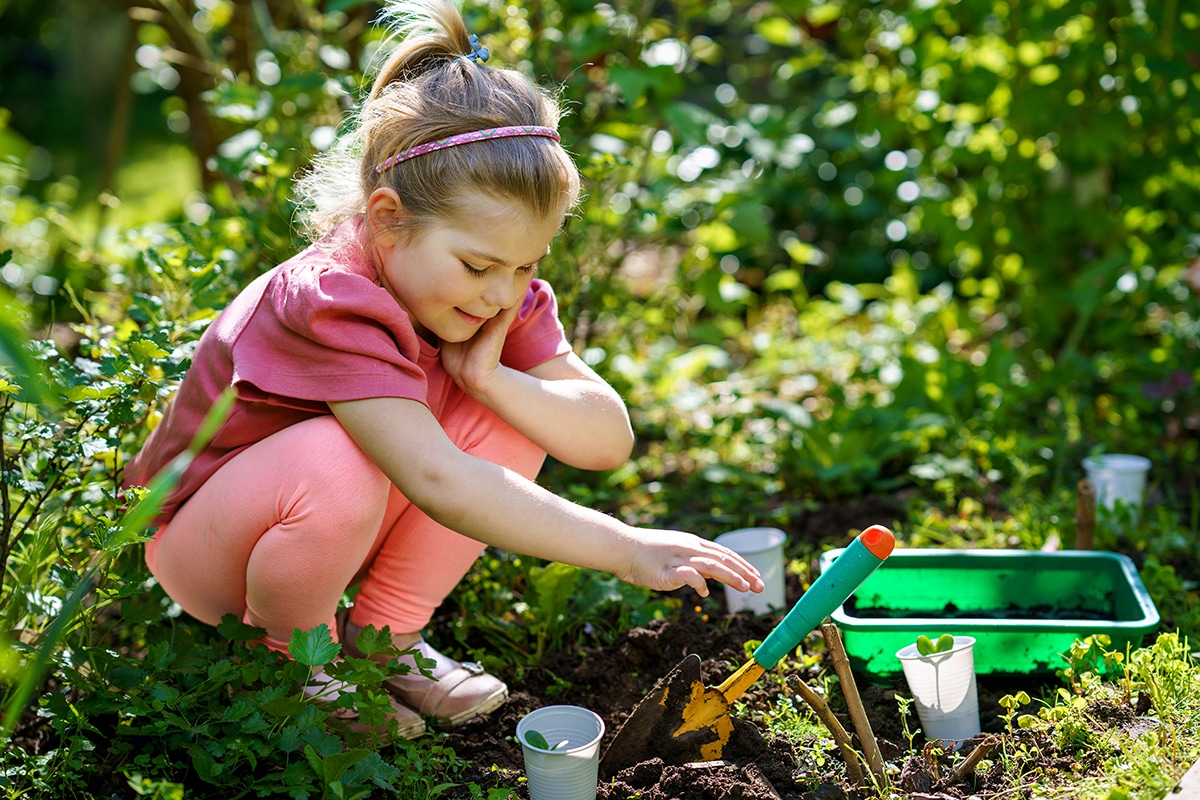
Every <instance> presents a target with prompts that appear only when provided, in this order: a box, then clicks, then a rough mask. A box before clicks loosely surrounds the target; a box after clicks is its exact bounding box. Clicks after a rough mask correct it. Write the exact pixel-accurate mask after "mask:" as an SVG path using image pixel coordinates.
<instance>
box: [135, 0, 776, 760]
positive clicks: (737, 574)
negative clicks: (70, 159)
mask: <svg viewBox="0 0 1200 800" xmlns="http://www.w3.org/2000/svg"><path fill="white" fill-rule="evenodd" d="M403 10H404V14H405V16H404V20H403V21H401V24H400V25H399V26H398V31H399V33H400V34H401V35H402V36H403V41H402V43H401V44H400V45H398V46H397V47H396V49H395V50H394V51H393V53H392V54H391V56H390V58H389V60H388V61H387V63H386V64H385V65H384V66H383V68H382V70H381V72H380V74H379V75H378V77H377V79H376V81H375V83H374V86H373V88H372V90H371V93H370V96H369V98H368V99H367V100H366V102H365V104H364V106H363V108H362V110H361V113H360V118H359V120H358V125H357V128H356V130H355V132H354V133H353V134H352V139H351V140H350V142H349V143H348V145H347V146H343V147H339V148H335V150H334V151H332V152H331V154H329V155H328V156H327V157H326V158H325V159H324V160H322V161H320V162H319V163H318V164H317V166H316V167H315V169H314V170H313V171H312V172H310V173H309V174H308V175H307V176H305V178H304V179H303V180H302V181H301V184H300V187H299V191H300V193H301V195H302V196H303V197H305V198H306V199H307V200H308V201H309V206H310V208H311V211H310V219H311V221H312V222H313V223H314V224H315V226H316V227H317V229H318V231H319V232H320V233H322V234H323V235H322V237H321V238H320V240H319V241H317V242H316V243H315V244H314V245H312V246H311V247H309V248H308V249H306V250H304V251H303V252H301V253H300V254H299V255H297V256H295V257H294V258H292V259H290V260H289V261H287V262H285V263H283V264H282V265H280V266H279V267H276V268H275V269H273V270H271V271H270V272H268V273H266V274H265V275H262V276H261V277H259V278H258V279H257V280H255V281H254V282H253V283H251V284H250V285H249V286H248V287H247V288H246V289H245V290H244V291H243V292H242V293H241V294H240V295H239V296H238V297H237V298H235V299H234V300H233V301H232V302H231V303H230V305H229V306H228V307H227V308H226V309H225V310H224V312H223V313H222V314H221V315H220V316H219V317H218V318H217V319H216V320H215V321H214V322H213V323H212V325H211V326H210V327H209V328H208V330H207V331H206V332H205V334H204V336H203V337H202V338H201V340H200V343H199V345H198V347H197V349H196V352H195V356H194V359H193V364H192V366H191V369H190V370H189V372H188V375H187V377H186V379H185V380H184V381H183V384H182V385H181V386H180V388H179V391H178V393H177V395H176V397H175V399H174V401H173V404H172V406H171V408H170V409H169V411H168V412H167V414H166V416H165V417H164V418H163V420H162V422H161V423H160V424H159V425H158V426H157V427H156V428H155V429H154V431H153V432H152V434H151V435H150V437H149V439H148V441H147V443H146V446H145V448H144V449H143V450H142V452H141V453H140V454H139V455H138V456H137V458H136V459H135V460H134V461H133V462H132V463H131V465H130V468H129V473H128V481H129V482H130V483H137V484H144V483H146V482H148V481H149V479H150V478H151V477H152V476H153V475H154V474H155V473H157V472H158V471H159V470H160V469H162V468H163V467H164V466H165V465H166V464H167V463H168V462H169V461H170V460H171V459H172V458H173V457H175V456H176V455H177V454H179V453H180V452H181V451H183V450H184V449H185V448H186V447H187V446H188V444H189V442H190V441H191V439H192V438H193V436H194V435H195V433H196V431H197V428H198V426H199V424H200V422H201V420H202V419H203V418H204V415H205V414H206V412H207V411H208V410H209V408H210V407H211V406H212V404H213V402H214V400H215V398H216V397H217V396H218V395H219V394H220V393H221V392H222V391H223V390H224V389H226V388H227V387H230V386H232V387H234V389H235V390H236V393H237V401H236V403H235V405H234V407H233V410H232V412H231V413H230V414H229V416H228V418H227V419H226V421H225V423H224V424H223V425H222V426H221V428H220V430H219V431H218V432H217V434H216V435H215V436H214V437H213V438H212V440H211V442H210V443H209V444H208V446H207V448H206V449H205V450H204V451H203V452H202V453H200V454H199V455H198V456H197V457H196V458H195V460H194V461H193V462H192V464H191V465H190V467H189V468H188V470H187V471H186V473H185V474H184V475H183V477H182V479H181V480H180V482H179V484H178V486H177V488H176V490H175V492H174V494H173V495H172V496H171V497H170V498H169V500H168V502H167V504H166V506H165V508H164V511H163V514H162V516H161V517H160V520H159V522H160V527H159V528H158V531H157V533H156V535H155V537H154V541H153V542H151V543H149V544H148V545H147V548H146V561H147V564H148V565H149V568H150V570H151V572H153V574H154V575H155V576H156V577H157V579H158V580H159V582H160V583H161V585H162V586H163V588H164V589H165V590H166V592H167V593H168V594H169V595H170V596H171V597H172V598H173V599H174V600H175V601H176V602H178V603H179V604H180V605H181V606H182V607H183V608H184V609H185V610H186V611H187V612H188V613H189V614H191V615H192V616H194V617H196V618H197V619H199V620H201V621H203V622H206V623H209V624H216V623H217V622H219V621H220V619H221V617H222V616H223V615H225V614H230V613H233V614H236V615H237V616H239V617H240V618H242V619H244V620H245V621H246V622H248V623H250V624H253V625H255V626H257V627H259V628H263V629H264V630H265V631H266V637H265V639H266V643H267V644H268V646H270V647H272V648H275V649H279V650H286V648H287V643H288V641H289V639H290V636H291V633H292V631H293V630H294V629H296V628H300V629H305V630H307V629H310V628H313V627H314V626H317V625H319V624H321V623H327V624H329V625H330V629H331V630H333V631H335V636H338V635H339V634H340V637H341V641H342V643H343V647H346V648H347V651H348V652H351V653H355V652H356V650H355V649H354V647H353V643H354V641H355V638H356V636H357V633H358V631H359V630H360V629H361V628H362V627H364V626H366V625H374V626H375V627H376V628H379V629H382V628H383V627H384V626H388V627H389V628H390V630H391V631H392V632H393V635H392V638H393V639H394V641H395V643H396V645H397V646H398V647H400V648H401V649H405V648H408V647H410V646H411V647H415V648H416V649H418V650H419V651H420V652H421V653H423V654H424V655H425V656H427V657H429V658H432V659H433V660H434V661H435V662H436V663H437V666H436V667H435V668H434V669H433V673H434V676H435V677H434V679H430V678H426V677H422V676H421V675H419V674H416V673H413V674H409V675H403V676H396V677H394V678H393V679H392V680H390V681H389V682H388V684H387V686H388V690H389V692H390V693H391V694H392V695H393V696H394V699H395V702H394V708H395V712H394V715H393V716H394V717H395V718H396V719H397V721H398V723H399V725H400V732H401V734H402V735H405V736H410V737H412V736H417V735H419V734H420V733H421V732H422V731H423V730H424V721H423V719H422V715H425V716H428V717H431V718H433V719H435V720H437V721H438V722H440V723H442V724H444V725H454V724H458V723H461V722H464V721H466V720H468V719H471V718H472V717H475V716H477V715H479V714H482V713H486V712H488V711H491V710H493V709H494V708H496V707H497V706H499V705H500V704H501V703H503V702H504V700H505V698H506V697H507V693H508V690H507V688H506V687H505V685H504V684H503V683H502V682H501V681H499V680H498V679H496V678H495V677H493V676H491V675H488V674H487V673H485V672H483V670H482V669H481V668H480V667H479V666H478V665H474V664H460V663H459V662H457V661H454V660H452V659H450V658H448V657H446V656H444V655H442V654H441V653H439V652H437V651H436V650H434V649H433V647H431V646H430V645H429V644H428V643H427V642H425V641H424V640H423V639H422V637H421V630H422V628H424V627H425V626H426V625H427V624H428V622H429V620H430V618H431V616H432V614H433V612H434V610H435V609H436V608H437V607H438V605H439V604H440V603H441V602H442V601H443V599H445V597H446V596H447V594H448V593H449V592H450V591H451V589H452V588H453V587H454V586H455V584H456V583H458V581H459V580H461V579H462V577H463V575H464V574H465V573H466V572H467V570H468V569H470V567H471V565H472V564H473V563H474V561H475V560H476V559H477V558H478V557H479V555H480V553H481V552H482V550H483V548H484V547H485V546H487V545H493V546H495V547H499V548H504V549H506V550H510V551H513V552H517V553H525V554H528V555H531V556H536V557H539V558H543V559H548V560H556V561H563V562H567V563H570V564H575V565H577V566H580V567H586V568H590V569H595V570H603V571H606V572H611V573H612V574H614V575H616V576H617V577H619V578H620V579H622V580H624V581H628V582H631V583H635V584H640V585H642V586H647V587H650V588H652V589H659V590H669V589H674V588H678V587H680V586H683V585H685V584H686V585H688V586H691V587H693V588H694V589H695V590H696V591H697V592H699V593H700V594H701V595H707V593H708V590H707V587H706V584H705V580H706V579H708V578H712V579H715V580H718V581H722V582H724V583H727V584H729V585H731V586H733V587H734V588H736V589H738V590H741V591H747V590H750V591H761V590H762V582H761V580H760V579H759V576H758V574H757V573H756V572H755V570H754V568H753V567H751V566H750V565H749V564H748V563H746V562H745V561H744V560H743V559H741V558H740V557H739V556H737V555H736V554H734V553H733V552H731V551H729V550H727V549H725V548H723V547H720V546H718V545H716V544H713V543H711V542H708V541H706V540H704V539H701V538H699V537H696V536H694V535H692V534H688V533H683V532H679V531H667V530H647V529H640V528H634V527H631V526H629V525H626V524H623V523H622V522H620V521H619V520H617V519H614V518H612V517H610V516H608V515H605V514H602V513H599V512H597V511H594V510H589V509H587V508H583V507H581V506H578V505H575V504H572V503H570V502H568V501H566V500H564V499H561V498H559V497H557V496H556V495H554V494H552V493H550V492H548V491H546V490H545V489H543V488H542V487H540V486H539V485H538V484H536V483H535V482H534V478H535V477H536V476H537V473H538V470H539V469H540V468H541V466H542V462H543V460H544V459H545V457H546V455H547V454H550V455H552V456H553V457H554V458H555V459H557V460H559V461H561V462H563V463H565V464H570V465H572V466H575V467H578V468H581V469H595V470H605V469H613V468H615V467H617V466H619V465H620V464H622V463H623V462H624V461H625V460H626V459H627V458H628V457H629V455H630V452H631V448H632V446H633V434H632V432H631V430H630V424H629V418H628V415H627V413H626V410H625V407H624V404H623V403H622V401H621V399H620V398H619V397H618V395H617V394H616V392H615V391H614V390H613V389H612V388H611V387H610V386H608V385H607V384H606V383H605V382H604V381H603V380H602V379H601V378H600V377H599V376H598V375H597V374H596V373H595V372H593V371H592V370H591V369H590V368H589V367H588V366H587V365H586V364H584V363H583V361H582V360H580V359H579V358H578V357H577V356H576V355H575V354H574V353H573V352H572V351H571V348H570V346H569V344H568V343H567V341H566V340H565V338H564V334H563V329H562V326H561V325H560V323H559V321H558V319H557V317H556V306H555V299H554V294H553V292H552V290H551V288H550V286H549V285H548V284H547V283H546V282H544V281H542V280H540V279H535V277H534V274H535V272H536V270H537V267H538V262H539V261H540V260H541V259H542V257H543V256H545V255H546V252H547V249H548V247H549V244H550V241H551V239H552V238H553V237H554V235H555V233H556V232H557V231H558V230H559V228H560V226H561V224H562V222H563V219H564V217H565V215H566V214H567V212H568V211H569V210H570V209H571V208H572V206H573V205H574V203H575V202H576V199H577V197H578V193H579V176H578V173H577V171H576V168H575V166H574V165H573V163H572V161H571V159H570V158H569V157H568V155H567V153H566V152H565V151H564V150H563V148H562V147H561V146H560V144H559V136H558V133H557V132H556V131H555V126H556V125H557V123H558V115H559V110H558V106H557V104H556V102H555V101H554V99H553V98H552V97H550V96H549V95H548V94H546V93H545V92H543V91H541V90H540V89H539V88H537V87H536V86H535V85H533V84H532V83H531V82H530V81H528V80H527V79H526V78H525V77H524V76H522V75H521V74H519V73H517V72H515V71H511V70H506V69H498V68H495V67H489V66H485V65H484V63H483V62H484V61H486V60H487V56H488V54H487V51H486V50H485V49H483V48H480V47H478V42H477V39H476V38H475V37H473V36H469V35H468V32H467V30H466V27H465V25H464V23H463V20H462V17H461V15H460V14H459V12H458V11H457V10H456V9H455V8H454V7H453V6H450V5H448V4H447V2H446V1H445V0H427V2H426V4H425V5H424V6H419V7H418V6H415V4H413V3H405V4H404V6H403ZM414 10H415V13H414ZM397 16H398V15H397V14H396V13H395V12H394V13H393V17H392V18H393V20H396V18H397ZM356 584H357V585H358V586H359V591H358V593H357V595H356V598H355V602H354V605H353V608H351V609H350V611H349V613H348V615H343V616H342V617H341V618H340V619H337V620H335V612H336V611H337V609H338V604H339V601H340V599H341V597H342V595H343V593H344V592H345V591H346V589H347V588H348V587H350V586H353V585H356ZM338 622H340V623H341V625H340V631H339V626H338V624H337V623H338Z"/></svg>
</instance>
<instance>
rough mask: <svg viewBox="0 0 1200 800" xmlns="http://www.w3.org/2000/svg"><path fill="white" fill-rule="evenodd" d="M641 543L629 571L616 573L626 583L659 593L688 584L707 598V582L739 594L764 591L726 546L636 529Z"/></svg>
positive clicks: (680, 533)
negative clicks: (714, 582) (715, 582)
mask: <svg viewBox="0 0 1200 800" xmlns="http://www.w3.org/2000/svg"><path fill="white" fill-rule="evenodd" d="M633 530H634V531H636V533H635V536H636V537H637V539H639V540H640V541H639V542H638V543H637V546H636V547H635V548H634V556H633V559H632V560H631V561H630V562H629V564H628V565H627V567H626V569H625V570H624V571H622V572H615V573H614V574H615V575H616V576H617V577H618V578H620V579H621V580H623V581H625V582H627V583H634V584H637V585H639V586H645V587H647V588H649V589H655V590H657V591H670V590H672V589H678V588H679V587H681V586H684V585H687V586H690V587H692V588H693V589H695V590H696V592H697V593H698V594H699V595H700V596H701V597H708V584H707V582H706V581H707V579H709V578H711V579H713V580H717V581H720V582H721V583H724V584H726V585H727V586H730V587H732V588H734V589H736V590H738V591H739V592H746V591H750V592H761V591H762V590H763V582H762V578H761V577H759V574H758V570H756V569H755V568H754V567H752V566H751V565H750V563H749V562H748V561H746V559H744V558H742V557H741V556H740V555H738V554H737V553H735V552H733V551H732V550H730V549H729V548H727V547H723V546H721V545H719V544H716V543H715V542H710V541H708V540H707V539H702V538H700V537H699V536H696V535H694V534H691V533H684V532H683V531H667V530H647V529H645V528H634V529H633Z"/></svg>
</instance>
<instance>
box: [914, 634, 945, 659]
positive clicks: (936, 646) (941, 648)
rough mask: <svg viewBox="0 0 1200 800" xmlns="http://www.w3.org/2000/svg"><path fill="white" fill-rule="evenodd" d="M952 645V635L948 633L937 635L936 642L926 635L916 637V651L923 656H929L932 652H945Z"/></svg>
mask: <svg viewBox="0 0 1200 800" xmlns="http://www.w3.org/2000/svg"><path fill="white" fill-rule="evenodd" d="M953 647H954V637H953V636H951V635H950V634H948V633H943V634H942V635H941V636H939V637H938V639H937V641H936V642H935V641H933V640H932V639H930V638H929V637H928V636H918V637H917V652H918V653H920V654H921V655H923V656H931V655H933V654H934V653H945V652H947V651H948V650H950V649H951V648H953Z"/></svg>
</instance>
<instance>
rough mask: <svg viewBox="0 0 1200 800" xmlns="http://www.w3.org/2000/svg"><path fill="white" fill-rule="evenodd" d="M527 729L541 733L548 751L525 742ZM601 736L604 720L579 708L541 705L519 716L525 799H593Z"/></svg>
mask: <svg viewBox="0 0 1200 800" xmlns="http://www.w3.org/2000/svg"><path fill="white" fill-rule="evenodd" d="M531 730H534V731H537V732H538V733H540V734H542V736H544V737H545V738H546V743H547V744H548V745H549V746H550V748H551V749H549V750H546V749H543V748H541V747H534V746H533V745H531V744H530V743H529V742H528V741H526V740H525V734H526V733H527V732H528V731H531ZM603 737H604V720H602V719H601V718H600V716H599V715H598V714H597V713H596V712H594V711H591V710H589V709H586V708H580V707H579V706H545V707H543V708H539V709H536V710H534V711H530V712H529V713H528V714H526V715H525V716H524V717H522V718H521V720H520V721H519V722H518V723H517V740H518V741H520V743H521V750H522V752H523V753H524V755H525V777H526V779H527V780H528V782H529V800H595V798H596V787H597V781H598V780H599V771H600V739H601V738H603ZM563 742H565V744H561V743H563ZM560 744H561V746H559V747H555V745H560Z"/></svg>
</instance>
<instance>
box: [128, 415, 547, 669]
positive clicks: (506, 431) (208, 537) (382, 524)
mask: <svg viewBox="0 0 1200 800" xmlns="http://www.w3.org/2000/svg"><path fill="white" fill-rule="evenodd" d="M456 400H457V402H456V403H454V406H453V408H449V409H446V411H445V412H444V413H443V414H442V418H441V420H440V421H441V423H442V426H443V428H444V429H445V431H446V434H447V435H448V436H449V437H450V438H451V440H453V441H454V443H455V444H457V445H458V446H459V448H460V449H462V450H463V451H465V452H467V453H471V454H473V455H475V456H478V457H480V458H484V459H487V460H488V461H491V462H493V463H496V464H500V465H502V466H505V467H508V468H509V469H512V470H513V471H515V472H517V473H519V474H521V475H524V476H525V477H527V478H529V479H531V480H532V479H533V478H534V477H536V475H537V473H538V470H540V469H541V466H542V462H543V461H544V460H545V457H546V454H545V452H543V451H542V450H541V449H540V448H538V447H537V445H535V444H534V443H533V442H531V441H530V440H529V439H527V438H526V437H525V436H523V435H521V434H519V433H517V432H516V431H515V430H513V429H512V428H511V427H509V426H508V425H507V424H506V423H504V422H503V421H502V420H501V419H500V418H499V417H497V416H496V415H495V414H494V413H492V412H491V411H489V410H488V409H486V408H484V407H483V406H482V405H480V404H479V403H477V402H475V401H474V400H472V399H470V398H469V397H466V396H465V395H461V394H460V395H459V397H458V398H456ZM483 548H484V545H483V544H482V543H480V542H478V541H476V540H474V539H469V538H467V537H466V536H463V535H461V534H458V533H455V532H454V531H452V530H450V529H448V528H445V527H443V526H442V525H439V524H438V523H436V522H434V521H433V520H432V519H430V518H429V517H428V516H426V515H425V513H424V512H423V511H421V510H420V509H418V508H417V507H416V506H414V505H413V504H412V503H410V502H409V501H408V499H407V498H405V497H404V496H403V495H402V494H400V492H399V490H397V489H396V487H395V486H393V485H392V484H391V482H390V481H389V480H388V478H387V477H386V476H385V475H384V474H383V473H382V472H380V470H379V469H378V468H377V467H376V466H375V464H374V463H373V462H372V461H370V460H369V459H368V458H367V456H366V454H364V453H363V451H362V450H361V449H359V447H358V445H356V444H355V443H354V441H353V440H352V439H351V438H350V436H349V435H348V434H347V433H346V431H345V430H344V429H343V428H342V426H341V425H340V424H339V423H338V421H337V419H335V418H334V417H332V416H323V417H317V418H315V419H310V420H306V421H304V422H300V423H297V424H296V425H293V426H291V427H290V428H287V429H285V430H283V431H280V432H279V433H276V434H275V435H273V436H270V437H268V438H266V439H264V440H262V441H261V442H258V443H257V444H254V445H252V446H251V447H249V448H247V449H246V450H244V451H243V452H241V453H239V454H238V455H237V456H236V457H235V458H233V459H232V460H231V461H229V462H228V463H226V464H225V465H224V466H223V467H221V469H220V470H218V471H217V473H216V474H215V475H213V477H212V478H210V479H209V480H208V481H207V482H205V484H204V485H203V486H201V487H200V489H199V490H198V491H197V492H196V493H195V494H194V495H192V497H191V498H189V499H188V501H187V502H186V503H184V505H183V507H182V508H180V510H179V512H178V513H177V514H176V515H175V517H174V518H173V519H172V520H171V522H170V523H169V524H168V525H166V526H165V527H162V528H160V529H159V531H158V533H157V535H156V536H155V538H154V541H153V542H151V543H149V544H148V545H147V546H146V563H147V565H148V566H149V567H150V571H151V572H152V573H153V574H154V575H155V577H156V578H158V581H159V583H160V584H161V585H162V587H163V589H164V590H165V591H166V592H167V594H168V595H170V597H171V598H172V599H173V600H174V601H175V602H177V603H179V605H180V606H182V607H183V609H184V611H186V612H187V613H188V614H190V615H192V616H193V617H196V618H197V619H199V620H201V621H203V622H207V623H209V624H210V625H215V624H217V623H218V622H220V620H221V617H222V616H223V615H225V614H234V615H236V616H237V617H239V618H241V619H243V620H244V621H246V622H248V623H250V624H252V625H255V626H257V627H260V628H264V629H266V631H267V636H266V643H267V645H268V646H269V647H271V648H273V649H278V650H286V648H287V643H288V641H289V639H290V638H291V635H292V631H293V629H295V628H300V629H302V630H307V629H309V628H312V627H315V626H317V625H319V624H321V623H322V622H324V623H326V624H328V625H329V627H330V630H331V631H333V634H334V638H335V639H336V637H337V630H336V626H335V625H334V624H333V615H334V612H335V611H336V610H337V607H338V602H339V600H340V599H341V597H342V594H343V593H344V592H345V591H346V589H347V588H349V587H350V586H353V585H354V584H360V586H359V592H358V595H357V596H356V598H355V602H354V608H353V610H352V612H351V621H352V622H354V623H355V624H356V625H360V626H365V625H374V626H375V627H377V628H382V627H383V626H384V625H390V626H391V629H392V631H393V632H394V633H410V632H415V631H418V630H420V629H421V628H423V627H425V625H427V624H428V623H429V620H430V618H431V617H432V615H433V612H434V611H435V610H436V609H437V607H438V605H440V604H441V602H442V601H443V600H444V599H445V597H446V595H448V594H449V593H450V591H451V590H452V589H453V588H454V586H455V585H456V584H457V583H458V582H459V581H460V580H462V577H463V576H464V575H465V574H466V573H467V570H469V569H470V568H471V565H472V564H473V563H474V562H475V560H476V559H477V558H478V557H479V555H480V553H481V552H482V551H483Z"/></svg>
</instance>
